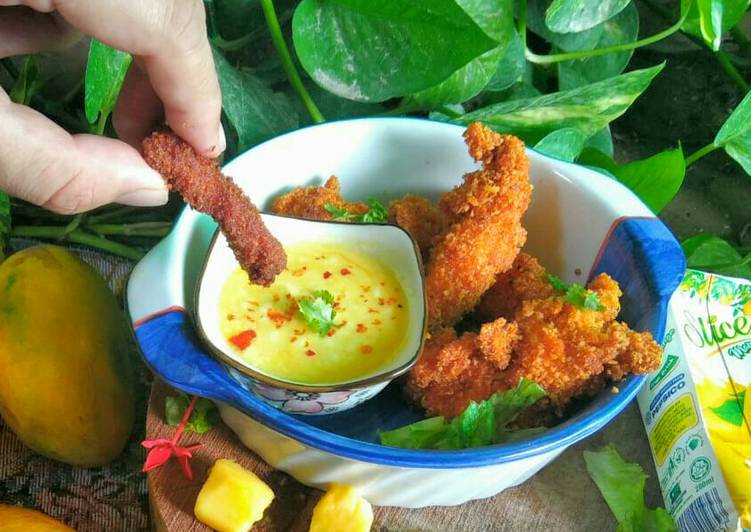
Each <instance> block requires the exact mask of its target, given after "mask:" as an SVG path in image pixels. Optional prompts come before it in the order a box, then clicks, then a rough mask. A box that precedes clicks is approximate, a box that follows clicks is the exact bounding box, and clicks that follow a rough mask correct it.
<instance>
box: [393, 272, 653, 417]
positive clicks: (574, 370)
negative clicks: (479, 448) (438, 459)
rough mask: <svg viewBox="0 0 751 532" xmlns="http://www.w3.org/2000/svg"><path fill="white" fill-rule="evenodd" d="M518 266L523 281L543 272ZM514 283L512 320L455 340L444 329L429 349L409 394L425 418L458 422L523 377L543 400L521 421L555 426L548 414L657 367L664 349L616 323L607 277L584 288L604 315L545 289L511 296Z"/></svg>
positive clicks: (616, 296)
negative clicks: (473, 403) (539, 390)
mask: <svg viewBox="0 0 751 532" xmlns="http://www.w3.org/2000/svg"><path fill="white" fill-rule="evenodd" d="M523 261H524V264H527V265H533V266H534V267H531V268H528V269H525V268H519V269H515V270H514V271H515V272H520V273H519V275H520V276H521V277H520V278H519V279H520V281H524V279H525V277H524V276H525V275H526V273H528V272H532V271H534V272H536V273H535V275H537V274H539V273H540V269H541V267H540V266H539V264H538V263H537V261H536V260H534V259H532V258H531V257H529V259H527V258H525V259H523ZM544 273H545V271H544V270H541V274H542V275H544ZM515 279H516V278H515V277H514V275H513V274H512V275H511V276H510V280H509V283H508V284H507V286H510V287H512V288H511V289H510V293H511V295H512V296H513V298H514V299H513V305H515V306H516V310H515V312H514V315H513V319H512V321H507V320H506V319H504V318H498V319H496V320H494V321H491V322H488V323H485V324H484V325H482V327H481V328H480V332H479V333H465V334H463V335H462V336H461V337H458V338H457V335H456V333H455V332H454V330H453V329H452V328H443V329H440V330H439V331H438V332H437V333H435V334H434V335H433V336H432V337H431V338H430V340H429V341H428V342H427V344H426V348H425V352H424V354H423V357H422V358H421V359H420V360H419V361H418V363H417V364H416V365H415V368H414V369H413V370H412V373H410V375H409V377H408V379H407V386H406V390H407V393H408V394H409V395H410V396H411V397H412V399H414V400H415V401H416V402H419V403H420V404H421V405H422V406H423V407H424V408H425V409H426V410H427V411H428V414H429V415H442V416H446V417H449V418H450V417H453V416H456V415H458V414H460V413H461V412H463V411H464V409H465V408H466V407H467V406H468V405H469V402H470V401H481V400H484V399H487V398H488V397H490V396H491V395H492V394H493V393H495V392H498V391H503V390H507V389H509V388H513V387H514V386H516V385H517V384H518V383H519V381H520V380H521V379H522V377H525V378H527V379H530V380H532V381H534V382H536V383H537V384H539V385H540V386H542V387H543V389H545V391H546V392H547V394H548V397H547V398H546V399H545V401H541V402H540V403H538V404H536V405H534V406H533V407H532V408H531V409H530V410H529V411H528V412H526V413H525V414H524V415H522V416H521V417H520V419H519V420H518V423H519V424H520V425H522V426H531V425H535V424H538V423H540V422H541V421H544V422H550V421H553V420H554V417H552V416H551V413H553V414H555V415H558V416H560V415H563V414H564V412H565V408H566V406H567V405H569V404H570V403H571V401H572V400H573V399H575V398H577V397H586V396H591V395H595V394H597V393H598V392H600V391H601V390H602V389H603V388H604V387H605V386H606V385H607V383H608V382H610V381H612V380H619V379H622V378H623V377H625V376H627V375H629V374H632V373H640V374H642V373H648V372H650V371H654V370H656V369H657V368H658V367H659V364H660V358H661V354H662V350H661V348H660V346H659V345H658V344H657V343H656V342H655V341H654V340H653V339H652V337H651V335H650V334H649V333H637V332H634V331H632V330H631V329H629V328H628V326H627V325H626V324H624V323H621V322H618V321H614V318H615V316H616V315H617V314H618V312H619V310H620V301H619V300H620V296H621V290H620V288H619V287H618V283H616V282H615V281H614V280H613V279H611V278H610V277H609V276H608V275H607V274H600V275H599V276H597V277H596V278H595V279H593V280H592V282H590V283H589V285H588V288H589V289H590V290H593V291H595V292H597V294H598V296H599V298H600V303H601V304H602V305H603V306H604V307H605V308H604V310H589V309H586V308H577V307H575V306H572V305H571V304H569V303H567V302H565V301H564V300H563V299H562V298H561V297H559V295H558V294H556V293H554V292H552V291H550V293H549V295H547V296H544V295H543V294H544V293H546V292H548V291H547V290H545V289H543V290H537V289H533V288H530V290H528V291H525V290H523V289H519V290H518V291H514V289H513V287H514V286H515V284H514V281H515ZM535 283H536V281H535V282H533V283H532V284H528V283H526V281H524V282H520V287H521V286H524V287H531V286H533V285H534V284H535ZM527 295H531V296H535V295H542V296H543V297H532V298H529V299H527V298H526V296H527ZM504 308H506V309H507V307H504Z"/></svg>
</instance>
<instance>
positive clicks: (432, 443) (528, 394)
mask: <svg viewBox="0 0 751 532" xmlns="http://www.w3.org/2000/svg"><path fill="white" fill-rule="evenodd" d="M544 396H545V391H544V390H543V389H542V388H541V387H540V386H539V385H537V384H536V383H535V382H533V381H531V380H528V379H521V381H519V385H518V386H517V387H516V388H511V389H509V390H506V391H504V392H497V393H494V394H493V395H491V396H490V397H489V398H488V399H486V400H485V401H480V402H479V403H476V402H474V401H472V402H471V403H470V404H469V406H468V407H467V408H466V410H464V412H462V413H461V414H459V415H458V416H457V417H455V418H454V419H452V420H451V421H446V419H444V418H443V417H442V416H437V417H431V418H428V419H423V420H422V421H418V422H417V423H412V424H411V425H406V426H404V427H400V428H398V429H394V430H390V431H388V432H381V433H380V434H379V437H380V440H381V444H382V445H388V446H390V447H401V448H403V449H469V448H472V447H482V446H485V445H494V444H497V443H502V442H505V441H509V440H515V439H521V438H525V437H528V436H531V435H533V434H536V433H538V432H539V431H540V429H539V428H538V429H524V430H516V431H512V430H511V429H510V428H509V427H508V425H509V423H511V422H512V421H513V420H514V419H516V417H517V416H518V415H519V413H520V412H522V411H523V410H524V409H526V408H527V407H529V406H531V405H533V404H535V403H536V402H537V401H539V400H540V399H542V398H543V397H544Z"/></svg>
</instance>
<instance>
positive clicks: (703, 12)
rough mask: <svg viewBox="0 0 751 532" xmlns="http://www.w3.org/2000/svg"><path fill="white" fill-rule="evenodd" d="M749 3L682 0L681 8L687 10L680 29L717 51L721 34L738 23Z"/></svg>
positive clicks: (744, 0)
mask: <svg viewBox="0 0 751 532" xmlns="http://www.w3.org/2000/svg"><path fill="white" fill-rule="evenodd" d="M749 4H750V2H749V1H748V0H694V1H691V2H689V1H688V0H682V1H681V10H685V9H688V10H689V11H688V15H687V17H686V20H685V21H684V23H683V26H682V29H683V30H684V31H686V32H687V33H690V34H692V35H695V36H696V37H699V38H701V39H702V40H703V41H704V42H705V43H706V44H707V46H709V47H710V48H712V50H714V51H717V50H719V49H720V44H721V41H722V34H723V33H724V32H726V31H728V30H729V29H730V28H732V27H733V26H735V25H736V24H738V22H739V21H740V20H741V19H742V18H743V15H744V14H745V12H746V9H747V8H748V6H749Z"/></svg>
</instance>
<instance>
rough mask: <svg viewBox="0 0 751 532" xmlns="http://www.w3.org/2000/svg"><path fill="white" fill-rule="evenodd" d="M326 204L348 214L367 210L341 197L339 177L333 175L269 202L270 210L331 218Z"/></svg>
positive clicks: (289, 214) (313, 217)
mask: <svg viewBox="0 0 751 532" xmlns="http://www.w3.org/2000/svg"><path fill="white" fill-rule="evenodd" d="M326 205H333V206H334V207H336V208H338V209H347V211H348V212H349V213H350V214H364V213H366V212H368V206H367V205H365V204H364V203H352V202H349V201H346V200H345V199H344V198H342V190H341V187H340V186H339V179H338V178H337V177H336V176H333V175H332V176H331V177H329V178H328V180H326V183H324V184H323V185H321V186H310V187H300V188H296V189H294V190H291V191H289V192H287V193H286V194H282V195H281V196H279V197H278V198H276V199H275V200H274V202H273V203H272V204H271V212H273V213H276V214H283V215H286V216H296V217H298V218H307V219H309V220H331V219H332V218H333V216H332V215H331V213H330V212H329V211H327V210H326Z"/></svg>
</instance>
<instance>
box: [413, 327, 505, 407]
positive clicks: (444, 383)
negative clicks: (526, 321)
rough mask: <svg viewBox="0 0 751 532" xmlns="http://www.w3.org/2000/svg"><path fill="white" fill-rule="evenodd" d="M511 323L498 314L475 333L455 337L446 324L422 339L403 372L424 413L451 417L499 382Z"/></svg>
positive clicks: (497, 387)
mask: <svg viewBox="0 0 751 532" xmlns="http://www.w3.org/2000/svg"><path fill="white" fill-rule="evenodd" d="M518 340H519V336H518V333H517V327H516V325H515V324H513V323H508V322H507V321H506V320H504V319H503V318H501V319H499V320H496V321H495V322H492V323H487V324H485V325H483V327H482V328H481V329H480V332H479V334H478V333H471V332H468V333H464V334H463V335H461V337H459V338H457V336H456V332H455V331H454V329H453V328H451V327H446V328H443V329H440V330H439V331H438V332H436V333H435V334H434V335H433V336H431V338H430V339H429V340H428V341H427V343H426V344H425V350H424V351H423V354H422V357H420V360H419V361H418V363H417V364H416V365H415V367H414V368H413V369H412V371H411V372H410V374H409V376H408V378H407V384H406V388H405V389H406V391H407V394H408V395H409V396H411V397H412V399H413V400H415V401H417V402H419V403H420V404H421V405H422V407H423V408H425V410H426V411H427V412H428V415H441V416H445V417H447V418H451V417H454V416H457V415H459V414H461V413H462V412H463V411H464V410H465V409H466V408H467V406H468V405H469V403H470V402H471V401H482V400H483V399H487V398H488V397H490V396H491V395H492V394H493V393H494V392H496V391H498V389H499V386H501V384H503V380H502V379H503V371H502V370H503V369H504V368H505V367H506V365H507V364H508V363H509V360H510V357H511V352H512V349H513V347H514V344H515V343H516V342H517V341H518Z"/></svg>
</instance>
